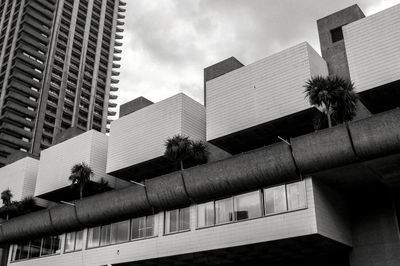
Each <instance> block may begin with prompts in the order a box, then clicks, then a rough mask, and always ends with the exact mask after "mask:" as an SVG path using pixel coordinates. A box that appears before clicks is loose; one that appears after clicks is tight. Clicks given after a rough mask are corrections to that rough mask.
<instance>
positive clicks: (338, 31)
mask: <svg viewBox="0 0 400 266" xmlns="http://www.w3.org/2000/svg"><path fill="white" fill-rule="evenodd" d="M331 38H332V43H335V42H338V41H341V40H343V31H342V27H337V28H335V29H333V30H331Z"/></svg>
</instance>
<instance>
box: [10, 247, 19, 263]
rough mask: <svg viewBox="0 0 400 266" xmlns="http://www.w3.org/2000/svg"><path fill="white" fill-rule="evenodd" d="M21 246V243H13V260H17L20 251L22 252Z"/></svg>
mask: <svg viewBox="0 0 400 266" xmlns="http://www.w3.org/2000/svg"><path fill="white" fill-rule="evenodd" d="M20 247H21V246H20V245H13V252H12V255H11V261H15V260H17V258H18V257H17V256H18V255H19V253H20V252H21V248H20Z"/></svg>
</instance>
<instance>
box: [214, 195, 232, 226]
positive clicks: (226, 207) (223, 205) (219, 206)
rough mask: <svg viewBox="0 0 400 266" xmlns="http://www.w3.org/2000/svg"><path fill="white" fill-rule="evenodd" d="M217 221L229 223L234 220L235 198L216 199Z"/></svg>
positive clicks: (218, 222)
mask: <svg viewBox="0 0 400 266" xmlns="http://www.w3.org/2000/svg"><path fill="white" fill-rule="evenodd" d="M215 215H216V223H217V224H221V223H228V222H232V221H233V199H232V198H228V199H223V200H217V201H215Z"/></svg>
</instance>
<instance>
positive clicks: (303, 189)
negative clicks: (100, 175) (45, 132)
mask: <svg viewBox="0 0 400 266" xmlns="http://www.w3.org/2000/svg"><path fill="white" fill-rule="evenodd" d="M359 12H360V10H359V8H358V7H357V6H353V7H350V8H348V9H344V10H343V11H339V12H337V13H335V14H333V15H332V17H330V16H328V17H326V18H323V19H322V20H320V21H319V26H320V33H321V32H325V33H326V34H329V35H328V37H327V38H328V41H327V42H326V44H325V46H324V45H321V46H322V47H321V48H322V50H324V49H327V47H326V46H332V45H333V44H334V43H336V42H338V41H343V43H342V44H340V45H338V47H337V49H339V50H341V51H336V52H338V54H339V56H338V58H339V59H337V60H338V61H339V62H341V63H340V64H342V63H343V65H341V66H333V65H331V66H329V63H331V64H334V62H335V60H336V59H332V58H331V59H330V57H334V56H333V55H332V54H333V53H334V52H335V51H330V52H327V53H326V54H325V55H324V53H323V58H324V57H325V58H326V60H325V59H323V58H321V57H319V56H318V55H317V54H316V52H315V51H313V50H312V48H311V47H309V45H308V44H306V43H302V44H299V45H297V46H294V47H292V48H289V49H287V50H284V51H282V52H280V53H278V54H276V55H272V56H269V57H267V58H265V59H262V60H260V61H258V62H256V63H253V64H250V65H247V66H245V65H242V64H241V63H240V64H239V63H238V62H237V60H235V59H232V58H230V59H227V60H224V61H223V62H222V63H217V64H215V65H213V66H211V67H209V68H207V69H206V70H207V73H208V74H207V75H206V74H205V76H206V77H208V78H207V80H205V89H206V91H207V93H206V95H207V96H206V97H207V106H206V107H204V106H202V105H200V104H199V103H197V102H195V101H194V100H192V99H190V98H188V97H187V96H185V95H183V94H178V95H175V96H172V97H170V98H168V99H165V100H163V101H161V102H158V103H153V104H149V103H148V102H147V104H146V101H145V104H144V105H146V106H145V107H143V108H137V105H135V104H134V103H133V104H132V106H131V105H130V104H128V105H127V107H126V108H127V111H126V115H124V116H122V117H121V118H120V119H118V120H116V121H114V122H113V123H112V125H111V130H110V136H109V141H108V145H107V147H108V148H107V150H108V152H107V161H106V167H107V168H106V174H109V175H113V176H114V177H115V178H116V179H124V180H133V181H135V182H136V183H135V184H131V185H130V186H127V187H125V188H121V189H115V190H112V191H109V192H105V193H101V194H97V195H93V196H90V197H87V198H84V199H83V200H77V201H75V202H74V204H54V205H53V206H52V207H50V208H47V209H44V210H40V211H37V212H33V213H30V214H27V215H24V216H20V217H16V218H13V219H11V220H9V221H3V222H2V223H1V226H0V244H1V245H3V246H2V247H4V248H6V247H10V252H9V254H8V256H7V261H6V262H5V265H14V266H30V265H43V266H45V265H60V266H62V265H85V266H99V265H117V266H136V265H137V266H142V265H168V266H169V265H225V266H237V265H273V266H287V265H313V266H314V265H315V266H317V265H327V266H333V265H343V266H347V265H348V266H365V265H368V266H369V265H371V266H382V265H384V266H395V265H399V264H400V253H399V252H398V251H399V249H400V234H399V228H400V224H399V218H400V217H399V215H400V197H399V195H400V193H399V189H400V164H399V161H400V109H399V108H397V107H399V106H398V105H399V103H394V102H392V103H390V102H389V103H388V102H384V99H385V98H384V97H385V95H386V94H387V93H397V92H398V87H397V89H396V87H393V86H392V85H393V84H395V83H396V82H398V81H399V80H400V76H395V75H393V74H391V70H392V69H397V67H398V66H399V65H400V60H398V61H396V60H392V61H390V60H387V62H388V64H389V63H390V64H389V67H390V69H388V70H387V71H383V70H382V69H381V68H380V67H379V65H377V64H375V62H379V60H380V58H375V57H374V56H372V57H371V63H372V64H373V65H369V61H368V60H366V61H363V60H362V57H368V56H369V55H368V53H367V52H365V51H364V49H373V48H374V47H375V45H374V43H379V42H378V41H377V40H375V41H374V40H372V39H370V38H366V39H364V41H355V40H359V39H361V38H362V36H363V32H364V30H363V29H364V27H365V28H366V29H365V31H367V32H369V30H371V33H370V34H369V36H374V35H373V34H372V32H374V34H376V36H385V38H386V42H385V43H388V45H387V46H381V47H379V49H377V52H379V53H381V54H386V53H388V54H392V57H393V58H395V59H396V58H397V57H396V56H397V54H398V51H397V50H396V49H395V48H394V47H392V46H391V45H389V43H396V42H397V38H398V36H399V32H400V27H393V28H390V27H389V26H390V25H392V24H396V23H397V22H398V18H400V9H399V6H394V7H392V8H390V9H387V10H385V11H382V12H380V13H377V14H375V15H373V16H370V17H365V18H364V17H363V16H361V15H360V13H359ZM351 14H356V18H354V17H353V18H349V16H350V17H351V16H352V15H351ZM331 19H332V20H335V21H336V22H340V23H339V24H337V23H330V22H329V21H330V20H331ZM348 20H349V21H350V22H348ZM321 21H325V22H324V23H322V22H321ZM343 21H347V22H343ZM341 22H343V23H344V24H343V25H342V24H341ZM321 23H322V24H321ZM380 23H383V24H382V25H386V26H387V27H388V28H387V30H388V31H389V32H391V33H390V34H387V33H386V32H382V33H380V32H379V31H377V30H376V31H373V30H372V29H378V28H380V26H381V24H380ZM345 24H346V25H345ZM321 25H322V26H323V27H328V28H327V29H324V31H321V30H322V28H323V27H322V26H321ZM344 25H345V26H344ZM367 25H368V26H367ZM321 27H322V28H321ZM329 27H334V28H333V29H329ZM338 31H339V32H342V33H343V35H341V34H340V33H338ZM341 36H343V40H340V38H341ZM325 37H326V36H325ZM322 42H323V41H322V40H321V43H322ZM347 43H349V45H347ZM352 46H354V47H357V48H353V47H352ZM368 47H369V48H368ZM343 49H344V53H343ZM360 54H361V55H362V56H359V55H360ZM356 55H357V56H356ZM372 59H373V60H372ZM299 62H302V63H299ZM326 62H327V63H328V64H326ZM346 62H347V63H346ZM360 62H364V63H360ZM346 64H348V66H349V67H346ZM213 67H215V68H216V69H213ZM384 67H385V68H386V66H384ZM271 68H273V69H274V70H277V69H278V70H277V73H276V74H273V71H272V70H271ZM382 68H383V66H382ZM346 69H348V71H347V72H346ZM374 69H375V70H374ZM368 71H370V72H368ZM281 72H284V73H285V75H286V77H287V76H289V77H291V78H290V79H289V80H290V82H288V83H282V82H280V83H279V84H278V85H274V84H275V83H276V82H275V83H274V82H273V81H274V80H275V79H276V77H275V75H279V73H281ZM339 72H340V73H348V74H349V75H350V77H351V78H353V77H352V75H356V76H357V75H359V76H357V77H354V79H357V78H359V79H360V80H359V81H358V82H359V84H360V87H358V93H359V95H360V98H361V100H362V102H363V103H365V106H366V108H368V109H369V111H370V113H369V114H368V115H367V117H365V118H360V119H358V120H355V121H351V122H347V123H344V124H339V125H336V126H334V127H331V128H326V129H322V130H318V131H315V130H314V129H312V128H311V127H309V122H307V121H306V120H307V119H310V120H311V119H312V117H311V114H312V112H317V110H316V109H311V110H312V112H311V113H310V108H308V106H307V105H306V104H305V103H304V96H303V94H302V92H303V90H304V89H303V88H302V86H301V84H302V83H304V82H305V81H306V79H307V78H309V77H310V76H313V75H318V74H320V75H327V74H328V73H331V74H332V73H339ZM210 73H215V75H214V76H213V77H212V75H213V74H210ZM353 73H355V74H353ZM357 73H360V74H357ZM363 73H370V75H374V77H375V79H374V81H372V80H370V81H368V80H367V81H365V80H364V78H367V77H369V75H366V76H363V75H364V74H363ZM343 75H347V74H343ZM210 77H211V78H210ZM297 77H298V78H297ZM378 81H379V82H378ZM279 85H280V86H282V87H279ZM229 88H230V89H231V90H229ZM279 88H281V90H279ZM251 89H253V90H254V92H251ZM396 90H397V91H396ZM227 91H232V95H233V96H235V97H230V96H229V95H226V94H227ZM279 92H281V93H286V98H287V99H290V104H289V106H283V107H282V105H283V104H275V103H276V101H277V96H275V95H277V94H278V93H279ZM368 93H369V94H368ZM247 95H248V97H247ZM366 95H371V97H367V96H366ZM244 96H246V97H244ZM372 96H373V97H372ZM238 98H240V99H238ZM258 99H259V101H258ZM140 101H142V100H139V102H140ZM230 101H235V103H236V104H232V103H230ZM235 105H237V106H239V107H238V108H237V109H235V108H236V107H235ZM226 108H227V109H228V110H231V111H229V112H227V111H226ZM255 110H258V111H255ZM307 112H308V113H307ZM205 114H207V116H206V115H205ZM218 115H220V117H218ZM295 118H297V119H295ZM235 119H236V120H237V121H238V123H237V124H235V123H233V122H232V121H234V120H235ZM296 129H297V130H296ZM176 133H181V134H186V135H189V136H191V137H193V138H197V139H202V140H209V141H210V142H212V143H213V144H215V145H216V146H218V147H219V148H220V149H225V150H227V151H230V152H232V153H234V155H232V156H230V155H228V156H225V157H223V158H221V157H220V158H219V159H217V160H213V161H211V162H208V163H206V164H202V165H197V166H194V167H189V168H185V169H184V170H182V171H174V170H173V169H172V168H171V169H172V171H170V172H168V171H167V172H162V173H161V172H160V169H166V168H168V167H166V166H167V165H168V163H169V164H172V162H166V161H162V160H161V158H162V157H161V156H162V151H163V150H162V141H163V140H164V141H165V139H166V138H167V137H170V135H171V134H172V135H173V134H176ZM90 134H94V135H95V134H100V133H96V132H94V131H91V132H87V133H85V134H82V135H79V136H78V137H75V138H73V139H70V140H67V141H64V142H61V143H59V144H58V145H56V146H54V147H52V148H50V149H47V150H46V151H44V152H48V155H49V156H47V158H46V156H42V158H41V159H40V160H41V161H40V162H39V174H38V176H37V182H36V183H37V185H36V190H37V189H38V188H39V187H45V186H46V185H47V184H49V185H48V188H47V190H46V191H50V190H53V189H56V188H57V187H59V186H60V185H59V184H61V183H62V182H60V183H58V181H57V180H58V177H59V176H58V175H57V172H58V171H60V172H62V170H59V169H61V168H62V167H61V166H58V164H60V165H62V164H63V160H61V158H53V157H55V154H56V152H54V153H52V155H51V152H52V150H54V151H55V150H57V149H62V150H65V151H67V148H68V147H67V146H68V142H79V143H81V146H82V150H83V151H86V150H87V149H86V148H85V145H84V143H87V146H90V147H93V144H91V143H92V141H93V138H92V140H91V141H84V139H85V138H87V137H88V136H89V135H90ZM279 137H280V138H282V139H283V141H277V139H279ZM99 138H101V137H100V135H99ZM216 140H218V141H216ZM94 146H97V144H95V145H94ZM74 152H75V151H70V153H71V154H70V155H68V156H70V157H74V158H79V159H80V158H81V157H79V156H84V154H85V152H82V153H74ZM58 153H61V152H58ZM68 156H67V157H68ZM45 159H46V160H48V162H45V161H43V162H42V160H45ZM66 160H70V158H68V159H66ZM97 160H99V161H101V162H102V163H101V164H100V165H102V166H103V167H104V157H102V158H101V159H97V158H94V161H93V162H92V163H95V162H98V161H97ZM50 162H51V163H50ZM42 163H43V169H46V171H43V173H46V176H48V177H49V176H50V175H51V174H54V175H55V176H56V177H57V178H54V184H55V183H57V185H54V186H53V185H52V182H53V180H51V178H48V179H43V180H45V182H43V184H42V185H40V182H41V181H40V179H41V164H42ZM102 169H104V168H102ZM171 169H170V170H171ZM102 171H104V170H102ZM138 173H139V174H138ZM142 173H145V174H142ZM63 175H64V174H63ZM63 175H60V178H62V177H61V176H63ZM60 180H61V179H60ZM63 180H65V179H63ZM138 182H140V183H138ZM63 185H65V184H61V186H63ZM43 191H44V190H43ZM35 194H36V195H39V194H40V193H37V192H36V191H35ZM39 196H40V195H39Z"/></svg>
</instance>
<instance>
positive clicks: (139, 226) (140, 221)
mask: <svg viewBox="0 0 400 266" xmlns="http://www.w3.org/2000/svg"><path fill="white" fill-rule="evenodd" d="M155 227H156V222H155V216H154V215H151V216H145V217H139V218H135V219H132V225H131V238H132V239H138V238H145V237H150V236H155V235H156V230H155Z"/></svg>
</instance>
